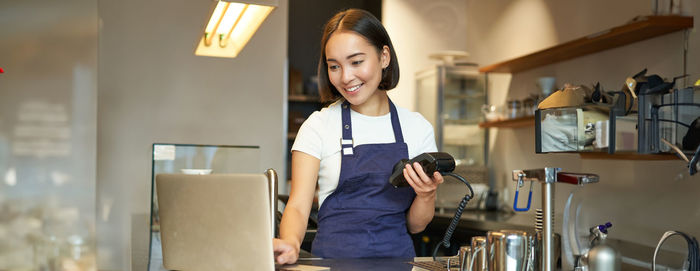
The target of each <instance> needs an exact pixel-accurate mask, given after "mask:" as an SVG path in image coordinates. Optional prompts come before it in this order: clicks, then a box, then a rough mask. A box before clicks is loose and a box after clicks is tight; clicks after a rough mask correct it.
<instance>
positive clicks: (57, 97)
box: [0, 0, 98, 270]
mask: <svg viewBox="0 0 700 271" xmlns="http://www.w3.org/2000/svg"><path fill="white" fill-rule="evenodd" d="M0 21H2V27H0V37H2V38H0V68H2V69H3V72H2V73H0V270H95V269H96V246H95V243H96V242H95V240H96V235H95V213H96V209H95V201H96V200H95V191H96V180H95V175H96V172H95V168H96V153H97V150H96V139H97V129H96V125H97V123H96V122H97V118H96V117H95V116H96V115H97V50H98V44H97V37H98V25H97V23H98V17H97V1H88V0H66V1H37V0H27V1H0Z"/></svg>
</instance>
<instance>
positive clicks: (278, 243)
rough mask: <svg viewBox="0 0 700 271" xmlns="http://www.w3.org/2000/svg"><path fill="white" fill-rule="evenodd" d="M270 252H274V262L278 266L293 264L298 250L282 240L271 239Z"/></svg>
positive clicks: (297, 256) (293, 245) (297, 255)
mask: <svg viewBox="0 0 700 271" xmlns="http://www.w3.org/2000/svg"><path fill="white" fill-rule="evenodd" d="M272 250H273V251H274V252H275V262H277V263H278V264H293V263H295V262H297V259H298V258H299V248H298V246H296V245H295V244H292V243H291V242H288V241H285V240H283V239H278V238H274V239H272Z"/></svg>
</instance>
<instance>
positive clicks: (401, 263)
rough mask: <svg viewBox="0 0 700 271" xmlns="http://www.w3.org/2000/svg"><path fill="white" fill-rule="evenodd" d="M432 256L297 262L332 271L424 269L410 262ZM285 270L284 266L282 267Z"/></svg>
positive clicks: (405, 270) (314, 259) (317, 259)
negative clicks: (327, 268)
mask: <svg viewBox="0 0 700 271" xmlns="http://www.w3.org/2000/svg"><path fill="white" fill-rule="evenodd" d="M432 260H433V259H432V258H431V257H417V258H414V259H411V258H374V259H320V258H312V259H304V258H300V259H299V260H298V261H297V264H303V265H313V266H324V267H330V269H331V270H332V271H358V270H362V271H365V270H368V271H374V270H377V271H424V270H427V269H423V268H420V267H415V266H413V265H411V264H410V262H414V261H415V262H419V261H432ZM280 270H284V268H280Z"/></svg>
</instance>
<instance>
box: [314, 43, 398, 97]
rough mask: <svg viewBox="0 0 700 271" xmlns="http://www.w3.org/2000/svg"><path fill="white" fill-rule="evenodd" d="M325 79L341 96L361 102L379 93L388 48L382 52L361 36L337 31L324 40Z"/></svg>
mask: <svg viewBox="0 0 700 271" xmlns="http://www.w3.org/2000/svg"><path fill="white" fill-rule="evenodd" d="M325 50H326V63H327V64H328V78H329V79H330V81H331V84H333V86H334V87H335V88H336V89H337V90H338V92H340V94H341V95H343V97H344V98H345V100H347V101H348V102H350V103H351V104H353V105H361V104H364V103H365V102H366V101H367V100H369V99H370V98H372V97H373V96H374V95H376V94H378V91H377V89H378V86H379V82H381V80H382V69H383V68H385V67H387V66H388V65H389V58H390V55H389V48H388V47H387V46H384V48H382V51H381V54H380V53H379V52H377V49H376V47H374V46H373V45H372V44H370V43H369V42H368V41H367V40H366V39H365V38H364V37H363V36H361V35H359V34H357V33H355V32H351V31H338V32H335V33H333V34H332V35H331V37H330V38H329V39H328V42H327V43H326V48H325Z"/></svg>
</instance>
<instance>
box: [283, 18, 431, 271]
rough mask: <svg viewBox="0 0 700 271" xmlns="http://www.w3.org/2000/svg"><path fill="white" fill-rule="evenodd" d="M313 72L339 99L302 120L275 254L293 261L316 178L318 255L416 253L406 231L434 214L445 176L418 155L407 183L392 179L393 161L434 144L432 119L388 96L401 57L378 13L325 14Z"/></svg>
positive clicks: (326, 93)
mask: <svg viewBox="0 0 700 271" xmlns="http://www.w3.org/2000/svg"><path fill="white" fill-rule="evenodd" d="M318 75H319V91H320V93H321V98H322V99H323V100H324V101H335V102H334V103H333V104H331V105H330V106H328V107H327V108H324V109H322V110H321V111H318V112H314V113H313V114H312V115H311V116H310V117H309V118H308V119H307V120H306V121H305V122H304V124H303V125H302V127H301V129H300V130H299V133H298V134H297V137H296V140H295V142H294V145H293V147H292V187H291V191H290V195H289V201H288V202H287V205H286V207H285V210H284V215H283V217H282V222H281V224H280V239H275V240H274V249H275V254H276V261H277V262H278V263H281V264H284V263H294V262H296V260H297V258H298V256H299V248H300V245H301V241H302V240H303V238H304V234H305V232H306V226H307V223H306V222H307V219H308V217H309V212H310V210H311V204H312V202H313V198H314V192H315V188H316V183H317V180H318V186H319V205H320V209H319V213H318V220H319V221H318V222H319V226H318V231H317V233H316V237H315V239H314V242H313V244H312V251H311V252H312V253H313V254H314V255H316V256H319V257H323V258H367V257H404V258H410V257H414V256H415V252H414V248H413V243H412V240H411V238H410V235H409V232H410V233H418V232H421V231H423V230H424V229H425V226H426V225H427V224H428V223H429V222H430V221H431V220H432V218H433V215H434V209H435V193H436V192H435V191H436V189H437V186H438V184H440V183H442V182H443V178H442V176H441V175H440V174H439V173H437V172H436V173H435V174H434V175H432V176H427V175H426V174H425V173H424V172H423V170H422V168H421V167H420V165H419V164H418V163H415V164H414V165H407V166H406V167H405V168H404V170H403V175H404V177H405V178H406V180H407V181H408V183H409V184H410V187H405V188H394V187H392V186H391V185H390V184H389V182H388V181H389V176H390V175H391V173H392V170H393V166H394V164H396V162H398V161H399V160H401V159H407V158H410V157H414V156H417V155H418V154H421V153H423V152H434V151H436V149H437V148H436V146H435V137H434V135H433V128H432V126H431V125H430V123H429V122H428V121H426V120H425V118H423V117H422V116H421V115H420V114H418V113H415V112H410V111H408V110H406V109H404V108H398V107H396V106H394V104H393V103H392V102H391V101H390V100H389V97H388V96H387V93H386V91H387V90H390V89H392V88H394V87H395V86H396V84H397V83H398V79H399V66H398V61H397V60H396V54H395V51H394V47H393V45H392V44H391V40H390V39H389V36H388V34H387V33H386V30H385V29H384V27H383V26H382V24H381V23H380V22H379V20H377V18H375V17H374V16H373V15H371V14H370V13H369V12H366V11H363V10H357V9H349V10H346V11H342V12H340V13H338V14H336V15H335V16H334V17H333V18H331V19H330V20H329V21H328V22H327V23H326V26H325V28H324V33H323V38H322V41H321V58H320V61H319V65H318ZM404 136H405V137H404Z"/></svg>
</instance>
